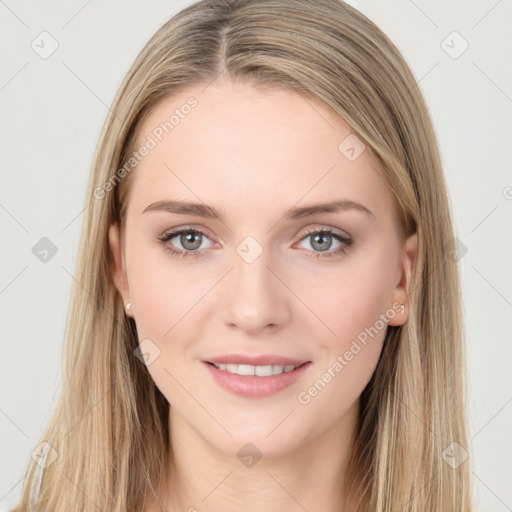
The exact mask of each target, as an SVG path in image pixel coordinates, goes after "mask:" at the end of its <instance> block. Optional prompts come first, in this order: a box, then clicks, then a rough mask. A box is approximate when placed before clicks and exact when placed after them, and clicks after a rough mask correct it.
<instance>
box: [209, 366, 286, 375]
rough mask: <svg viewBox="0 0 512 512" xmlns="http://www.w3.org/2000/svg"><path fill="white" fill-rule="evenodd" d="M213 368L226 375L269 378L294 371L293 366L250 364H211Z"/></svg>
mask: <svg viewBox="0 0 512 512" xmlns="http://www.w3.org/2000/svg"><path fill="white" fill-rule="evenodd" d="M213 365H214V366H215V368H218V369H219V370H223V371H226V372H228V373H236V374H238V375H256V376H258V377H269V376H270V375H279V374H280V373H287V372H291V371H292V370H295V366H294V365H293V364H287V365H286V366H282V365H278V364H273V365H272V364H269V365H266V366H252V365H250V364H226V363H219V364H215V363H213Z"/></svg>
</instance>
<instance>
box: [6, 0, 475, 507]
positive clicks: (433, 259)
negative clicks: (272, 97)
mask: <svg viewBox="0 0 512 512" xmlns="http://www.w3.org/2000/svg"><path fill="white" fill-rule="evenodd" d="M221 76H222V77H227V78H229V79H230V80H241V81H244V82H245V83H249V84H250V85H252V86H254V87H259V88H261V89H262V90H264V89H265V88H281V89H286V90H289V91H294V92H296V93H299V94H302V95H304V97H308V98H312V99H315V100H319V101H321V102H322V103H323V104H324V105H326V106H328V107H329V108H330V109H332V111H334V112H335V113H336V114H337V115H338V116H339V117H340V118H342V119H343V120H344V121H345V122H346V123H348V125H349V126H350V128H351V130H352V131H353V132H354V133H355V134H356V135H357V137H359V138H360V139H361V140H362V141H363V142H364V144H365V145H366V147H367V148H369V149H370V150H371V151H372V154H373V155H374V156H375V159H376V161H377V162H378V165H379V168H378V172H379V173H381V175H382V176H383V178H384V179H385V181H386V184H387V185H388V187H389V189H390V191H391V193H392V196H393V199H394V201H395V204H396V211H397V213H398V217H399V221H400V224H401V227H402V228H403V231H404V233H406V234H408V235H409V234H413V233H417V236H418V254H417V259H416V263H415V266H414V269H413V273H412V275H411V276H410V277H411V281H410V288H409V290H408V294H409V300H410V312H409V316H408V319H407V321H406V323H405V324H404V325H402V326H388V330H387V333H386V337H385V340H384V346H383V350H382V352H381V356H380V360H379V362H378V365H377V367H376V370H375V372H374V374H373V376H372V378H371V380H370V381H369V383H368V385H367V386H366V387H365V389H364V391H363V392H362V394H361V396H360V416H359V422H358V425H357V432H356V434H355V438H354V443H353V445H352V452H351V458H350V461H349V462H350V464H349V471H348V477H347V480H346V482H340V488H341V486H342V485H345V486H346V487H345V488H346V489H347V491H349V494H350V496H352V497H353V498H354V500H355V503H357V506H356V508H354V509H352V510H357V511H360V512H368V511H375V512H391V511H397V510H400V511H404V512H405V511H411V512H413V511H414V512H424V511H426V510H429V511H436V512H440V511H447V512H448V511H450V512H453V511H454V510H457V511H461V512H462V511H464V512H467V511H471V510H473V505H472V492H471V482H470V468H469V460H466V461H464V462H462V463H461V464H460V465H458V466H457V467H455V468H453V467H452V466H451V465H450V464H448V463H447V462H445V460H444V456H443V454H444V453H445V450H446V449H447V447H449V446H450V445H451V444H452V443H458V444H459V445H460V447H459V450H464V449H466V448H467V449H469V448H468V445H467V443H468V438H467V432H466V381H465V379H466V377H465V371H466V370H465V348H464V333H463V325H462V311H461V297H460V290H459V275H458V267H457V259H456V258H455V257H454V253H453V249H454V245H456V244H455V243H454V240H455V237H454V233H453V225H452V219H451V214H450V205H449V200H448V196H447V191H446V185H445V181H444V176H443V169H442V165H441V160H440V156H439V150H438V147H437V142H436V137H435V133H434V130H433V127H432V122H431V119H430V116H429V113H428V109H427V107H426V104H425V101H424V99H423V97H422V95H421V92H420V90H419V88H418V84H417V82H416V80H415V78H414V76H413V73H412V72H411V70H410V68H409V67H408V65H407V63H406V61H405V59H404V58H403V57H402V55H401V54H400V52H399V50H398V49H397V48H396V47H395V45H394V44H393V43H392V42H391V41H390V40H389V39H388V37H387V36H386V35H385V34H384V33H383V32H382V31H381V30H380V29H379V28H378V27H377V26H376V25H375V24H374V23H373V22H371V21H370V20H369V19H367V18H366V17H365V16H364V15H362V14H361V13H360V12H358V11H357V10H356V9H354V8H352V7H350V6H349V5H347V4H345V3H343V2H342V1H341V0H293V1H289V0H258V1H254V0H203V1H200V2H197V3H195V4H193V5H190V6H189V7H187V8H185V9H183V10H182V11H180V12H179V13H178V14H176V15H175V16H173V17H172V18H171V19H170V20H169V21H167V22H166V23H165V24H164V25H163V26H162V27H161V28H160V29H159V30H158V31H157V32H156V33H155V34H154V35H153V37H152V38H151V39H150V40H149V41H148V43H147V44H146V45H145V47H144V48H143V50H142V51H141V53H140V54H139V55H138V56H137V58H136V60H135V61H134V63H133V65H132V66H131V68H130V69H129V71H128V73H127V75H126V76H125V78H124V80H123V82H122V83H121V86H120V88H119V91H118V92H117V95H116V97H115V98H114V101H113V105H112V108H111V109H110V112H109V113H108V115H107V118H106V121H105V124H104V127H103V131H102V133H101V136H100V139H99V143H98V147H97V149H96V153H95V155H94V160H93V163H92V170H91V174H90V180H89V184H88V189H87V196H86V204H87V208H86V210H85V212H84V217H83V223H82V231H81V239H80V247H79V252H78V257H77V263H76V272H75V282H74V284H73V289H72V296H71V302H70V310H69V315H68V318H67V323H66V332H65V344H64V349H63V366H62V386H61V393H60V395H59V398H58V402H57V404H56V406H55V410H54V411H53V414H52V416H51V418H50V421H49V423H48V425H47V427H46V429H45V430H44V433H43V435H42V437H41V439H40V442H41V443H49V444H42V445H40V448H41V447H45V448H46V453H47V459H48V457H50V459H48V460H52V459H55V460H53V461H52V462H51V464H43V465H42V466H45V465H46V468H45V470H44V472H42V470H41V467H40V466H39V465H38V464H36V463H34V462H31V463H30V465H29V467H28V469H27V473H26V476H25V482H24V486H23V491H22V496H21V501H20V503H19V505H18V506H17V507H16V508H15V509H14V512H21V511H27V510H39V511H50V510H73V511H76V512H88V511H94V512H96V511H97V510H98V509H99V510H109V511H113V512H126V511H129V512H132V511H136V510H137V511H138V510H142V508H141V507H142V506H143V503H144V501H145V499H146V497H147V493H148V492H153V493H154V492H155V489H156V488H158V487H159V485H160V481H161V478H162V472H163V468H166V467H169V465H170V464H171V462H172V450H171V446H170V438H169V434H170V433H169V426H168V413H169V403H168V402H167V400H166V399H165V397H164V396H163V395H162V393H161V392H160V391H159V389H158V388H157V387H156V385H155V383H154V382H153V380H152V378H151V377H150V375H149V373H148V371H147V368H146V367H145V365H144V364H142V363H141V361H140V360H139V359H138V358H137V357H135V356H134V351H136V350H137V347H138V337H137V330H136V326H135V323H134V321H133V319H132V318H129V317H127V316H126V315H125V312H124V306H123V301H122V297H121V296H120V294H119V292H118V291H117V289H116V287H115V285H114V282H113V279H112V260H111V253H110V248H109V242H108V229H109V226H110V225H111V224H113V223H119V225H120V227H121V232H122V230H123V226H124V223H125V209H126V204H127V201H128V192H129V190H130V183H131V181H132V179H131V175H132V174H133V172H131V173H130V172H126V168H125V172H124V173H121V172H120V171H121V169H122V167H123V165H124V164H125V162H126V161H127V160H128V159H129V157H130V155H131V154H132V152H133V150H134V148H135V147H136V140H137V137H138V135H139V133H140V128H141V125H142V124H143V122H144V120H145V119H147V117H148V115H149V114H150V113H151V112H152V111H153V109H154V108H155V107H156V106H157V105H158V104H159V102H160V101H161V100H162V99H164V98H167V97H169V96H171V95H173V94H175V93H176V92H177V91H179V90H182V89H186V88H187V87H190V86H193V85H205V86H207V85H208V84H210V83H212V82H213V81H214V80H215V79H217V78H219V77H221ZM184 122H186V121H184ZM115 170H119V171H118V173H117V177H118V179H117V181H116V182H113V180H112V178H114V177H115V175H114V174H113V173H114V171H115ZM121 178H122V179H121ZM108 183H111V185H107V184H108ZM106 185H107V186H106ZM98 190H101V191H102V192H101V194H100V193H98ZM453 446H457V445H453ZM461 447H462V448H461ZM52 454H53V457H52ZM55 456H56V458H55ZM41 477H42V478H41ZM341 505H342V504H341V503H340V510H341Z"/></svg>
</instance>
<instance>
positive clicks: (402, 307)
mask: <svg viewBox="0 0 512 512" xmlns="http://www.w3.org/2000/svg"><path fill="white" fill-rule="evenodd" d="M404 311H405V306H404V305H403V304H402V305H401V306H400V313H403V312H404Z"/></svg>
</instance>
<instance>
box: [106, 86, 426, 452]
mask: <svg viewBox="0 0 512 512" xmlns="http://www.w3.org/2000/svg"><path fill="white" fill-rule="evenodd" d="M203 89H204V86H203V87H191V88H189V89H187V90H184V91H182V92H180V93H179V94H177V95H175V96H173V97H172V98H168V99H166V100H165V101H163V102H161V103H160V104H159V105H158V106H157V107H156V108H155V109H154V110H153V112H152V113H151V115H150V116H149V118H147V119H146V120H145V122H144V124H143V126H142V130H141V133H140V134H139V137H138V140H137V144H136V148H137V149H138V156H137V159H138V160H137V162H138V163H137V164H136V166H135V167H134V169H133V170H132V171H131V173H132V175H131V176H130V179H131V180H132V182H131V183H130V187H131V188H130V193H129V202H128V206H127V213H126V232H125V240H124V242H125V250H124V254H123V260H121V257H120V250H119V232H118V229H117V226H116V225H114V226H112V228H111V230H110V243H111V248H112V251H113V254H114V265H115V271H114V279H115V282H116V286H117V287H118V289H119V291H120V292H121V294H122V296H123V299H124V301H125V303H126V302H132V303H133V309H132V310H131V311H132V313H130V314H131V316H133V317H134V319H135V322H136V326H137V332H138V336H139V342H140V343H141V351H142V353H143V354H144V357H145V360H146V364H147V366H148V371H149V373H150V375H151V377H152V378H153V379H154V381H155V383H156V385H157V386H158V388H159V389H160V390H161V392H162V393H163V394H164V395H165V397H166V398H167V400H168V401H169V403H170V404H171V421H172V422H174V427H175V429H182V431H185V430H186V431H188V432H194V433H195V434H196V435H197V436H199V437H201V438H202V439H203V440H204V441H206V442H207V443H209V444H210V445H212V446H215V447H217V448H219V449H220V450H222V451H225V452H228V453H231V454H236V453H237V452H239V450H240V449H241V448H242V447H243V446H245V445H246V443H248V442H250V443H253V444H254V445H255V446H256V448H257V450H258V451H259V452H261V453H262V454H263V455H271V454H282V453H285V452H290V451H292V450H294V449H297V448H300V447H301V446H303V445H306V443H308V442H310V441H312V440H313V439H315V438H317V437H318V436H322V435H324V434H326V433H327V432H341V431H342V430H343V429H346V428H348V427H349V426H353V424H354V421H355V418H356V415H357V407H358V398H359V396H360V394H361V392H362V391H363V389H364V387H365V386H366V384H367V383H368V381H369V379H370V377H371V375H372V373H373V372H374V369H375V367H376V365H377V362H378V360H379V356H380V353H381V349H382V345H383V340H384V337H385V333H386V326H387V324H388V323H389V324H390V325H400V324H402V323H404V322H405V320H406V318H407V311H408V309H407V308H406V309H405V311H404V312H400V305H401V304H402V303H405V305H406V306H407V300H406V293H405V285H406V277H405V276H406V275H407V272H406V270H405V269H406V267H407V266H408V265H410V264H412V263H413V262H414V253H415V250H416V237H415V236H413V237H411V238H409V239H407V240H405V239H404V238H403V237H402V234H401V231H400V228H399V224H398V220H397V217H396V212H395V208H394V204H393V201H392V196H391V194H390V192H389V190H388V189H387V187H386V185H385V183H384V181H383V179H382V178H381V177H380V176H379V174H378V173H377V171H376V168H377V162H376V160H375V159H374V158H373V157H372V155H371V153H370V150H369V148H368V147H366V148H365V147H364V146H363V145H362V143H361V141H360V140H358V139H357V137H355V135H353V134H352V135H351V134H350V133H351V132H350V129H349V126H348V125H347V124H346V123H345V122H343V121H342V120H341V119H339V118H338V117H337V116H335V115H334V114H333V113H332V112H331V111H330V110H329V109H328V108H327V107H325V106H324V105H323V104H321V103H319V102H316V101H314V100H312V99H305V98H303V97H302V96H300V95H298V94H296V93H294V92H291V91H289V90H279V91H277V90H274V91H272V92H259V91H258V90H256V89H254V88H253V87H251V86H249V85H244V84H240V83H239V84H237V85H233V84H232V83H231V82H227V81H224V82H221V83H218V84H217V85H215V86H213V85H212V86H209V87H207V88H206V89H204V90H203ZM191 97H193V99H190V98H191ZM187 105H188V106H187ZM166 123H167V124H166ZM347 137H348V138H347ZM143 146H145V147H146V149H145V150H144V149H142V147H143ZM139 160H140V161H139ZM110 193H113V192H110ZM334 202H340V205H341V207H340V208H339V209H335V208H331V209H330V211H327V209H326V208H317V209H316V211H313V210H311V211H309V212H308V211H306V210H303V209H304V208H306V207H307V208H309V207H312V206H314V205H319V204H327V203H334ZM171 203H187V204H189V205H191V204H195V205H197V206H195V207H193V208H192V207H191V206H189V207H188V208H187V209H186V208H185V207H183V206H177V205H176V204H174V206H173V205H172V204H171ZM356 203H357V205H360V206H354V205H355V204H356ZM290 211H291V212H292V213H289V212H290ZM213 212H215V213H216V214H218V216H219V218H218V217H216V216H215V215H213ZM293 212H295V214H293ZM177 229H182V230H184V232H183V233H179V232H178V233H171V232H172V231H173V230H177ZM258 357H261V359H259V360H256V359H255V358H258ZM283 359H288V361H286V360H283ZM213 360H215V361H216V362H217V363H223V362H224V363H230V364H231V365H232V366H230V367H227V366H226V369H222V368H223V367H220V369H216V368H215V367H213V366H212V365H211V364H210V363H211V362H212V361H213ZM290 360H292V361H290ZM237 361H238V362H240V363H246V364H247V363H250V362H253V363H254V364H253V365H249V366H242V367H240V366H236V363H237ZM272 363H274V364H273V365H272ZM301 363H306V364H304V365H303V366H302V367H301V368H300V369H295V370H292V371H284V370H285V369H286V370H290V367H289V366H288V365H289V364H292V365H293V366H294V367H295V366H297V365H298V364H301ZM141 364H143V363H141ZM254 366H256V367H257V368H256V370H254V368H253V367H254ZM280 366H281V367H282V366H285V367H286V366H288V368H279V367H280ZM276 367H277V368H276ZM246 371H247V372H251V371H256V372H257V374H259V375H252V376H247V375H245V376H240V375H236V374H234V373H232V372H241V373H244V372H246ZM270 371H273V372H275V373H276V375H273V376H266V375H267V374H268V373H269V372H270ZM280 372H282V373H280Z"/></svg>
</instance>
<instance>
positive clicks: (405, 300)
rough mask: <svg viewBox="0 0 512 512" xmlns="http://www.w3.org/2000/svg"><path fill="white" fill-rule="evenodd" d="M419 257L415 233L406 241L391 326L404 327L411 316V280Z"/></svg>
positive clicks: (394, 292)
mask: <svg viewBox="0 0 512 512" xmlns="http://www.w3.org/2000/svg"><path fill="white" fill-rule="evenodd" d="M417 257H418V234H417V233H413V234H412V235H410V236H409V237H408V238H407V240H406V241H405V247H404V254H403V257H402V264H401V274H400V281H399V282H398V284H397V286H396V288H395V290H394V291H393V294H392V301H391V303H392V309H393V310H394V311H395V316H394V317H393V318H390V319H389V322H388V323H389V325H403V324H404V323H405V322H406V320H407V317H408V316H409V294H408V290H409V288H410V286H411V279H412V275H413V271H414V268H415V266H416V260H417ZM402 304H403V305H404V311H403V312H401V309H400V308H401V305H402Z"/></svg>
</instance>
